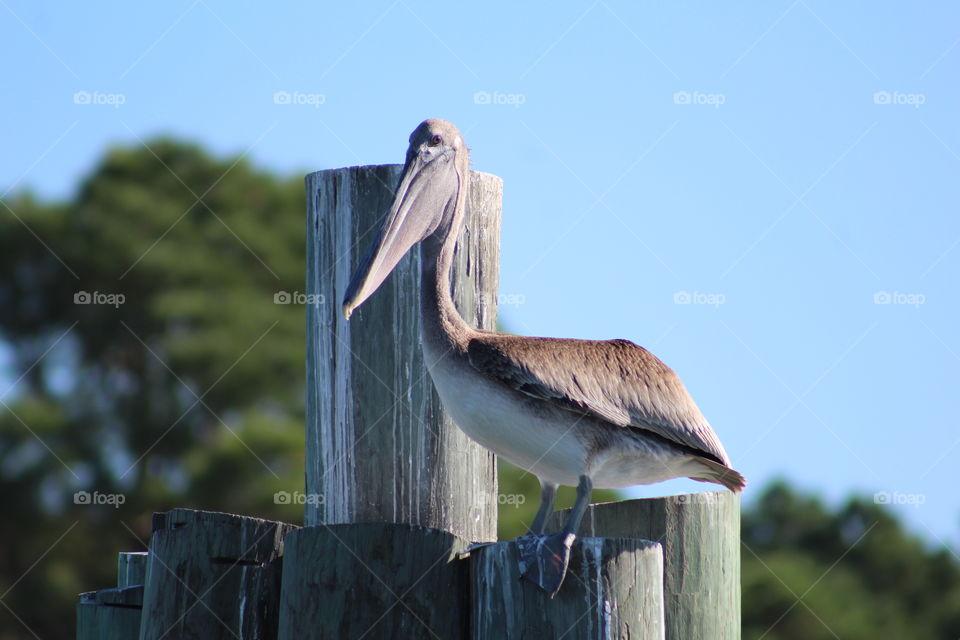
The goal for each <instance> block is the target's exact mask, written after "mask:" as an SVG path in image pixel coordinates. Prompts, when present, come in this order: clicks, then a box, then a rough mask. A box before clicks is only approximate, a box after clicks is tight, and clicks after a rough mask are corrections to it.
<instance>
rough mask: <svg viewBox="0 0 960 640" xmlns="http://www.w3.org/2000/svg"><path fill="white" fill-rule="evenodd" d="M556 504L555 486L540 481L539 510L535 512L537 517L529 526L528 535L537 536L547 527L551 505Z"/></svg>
mask: <svg viewBox="0 0 960 640" xmlns="http://www.w3.org/2000/svg"><path fill="white" fill-rule="evenodd" d="M556 502H557V485H555V484H553V483H552V482H547V481H546V480H541V481H540V509H538V510H537V517H536V518H534V519H533V524H532V525H530V531H529V533H531V534H533V535H536V536H539V535H541V534H542V533H543V530H544V529H545V528H546V526H547V519H548V518H549V517H550V514H551V513H553V505H554V504H555V503H556Z"/></svg>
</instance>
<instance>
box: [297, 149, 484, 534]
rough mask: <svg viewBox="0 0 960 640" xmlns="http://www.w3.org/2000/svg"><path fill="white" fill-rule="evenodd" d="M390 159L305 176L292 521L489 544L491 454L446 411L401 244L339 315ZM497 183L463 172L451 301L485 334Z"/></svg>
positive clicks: (388, 196) (384, 191) (378, 211)
mask: <svg viewBox="0 0 960 640" xmlns="http://www.w3.org/2000/svg"><path fill="white" fill-rule="evenodd" d="M400 170H401V167H400V166H399V165H383V166H370V167H350V168H347V169H335V170H329V171H318V172H316V173H311V174H310V175H308V176H307V180H306V183H307V212H308V227H307V294H308V297H307V302H308V307H307V450H306V464H307V469H306V480H307V496H308V498H309V499H308V500H307V501H306V513H305V517H304V524H305V525H307V526H311V525H318V524H348V523H355V522H396V523H409V524H415V525H420V526H423V527H431V528H435V529H442V530H444V531H449V532H450V533H453V534H455V535H457V536H459V537H461V538H464V539H466V540H471V541H487V540H495V539H496V512H497V500H496V487H497V484H496V468H495V463H494V457H493V455H492V454H491V453H490V452H488V451H487V450H485V449H484V448H483V447H481V446H480V445H478V444H476V443H474V442H473V441H471V440H470V439H469V438H468V437H467V436H466V434H464V433H463V432H462V431H460V430H459V429H458V428H457V427H456V425H455V424H454V423H453V421H452V420H451V419H450V418H449V416H447V414H446V412H445V411H444V410H443V408H442V407H441V405H440V400H439V398H438V396H437V394H436V391H435V390H434V388H433V383H432V381H431V380H430V376H429V374H428V373H427V368H426V364H425V363H424V361H423V353H422V351H421V348H420V306H419V296H420V250H419V247H414V249H413V250H412V251H411V252H410V254H409V255H408V256H407V257H406V258H404V259H403V260H402V261H401V262H400V264H399V265H398V266H397V268H396V269H395V271H394V272H393V274H392V275H391V276H390V278H388V279H387V281H386V282H385V283H384V284H383V285H382V286H381V287H380V289H379V290H378V291H377V293H376V295H374V296H373V297H372V298H370V299H369V300H368V301H367V302H366V304H364V306H363V307H361V308H360V309H359V310H358V312H357V313H355V314H354V315H353V317H352V318H351V320H350V321H349V322H347V321H346V320H344V318H343V315H342V314H341V310H340V303H341V298H342V296H343V294H344V292H345V291H346V288H347V284H348V283H349V280H350V276H351V274H352V272H353V270H354V269H355V268H356V266H357V263H358V261H359V259H360V258H361V257H362V255H363V252H364V251H365V250H366V248H367V245H368V244H369V243H370V241H371V240H372V238H373V237H374V236H375V233H376V229H377V227H378V226H379V224H380V222H381V220H382V218H383V216H384V215H385V214H386V212H387V210H388V209H389V207H390V203H391V201H392V199H393V190H394V188H395V187H396V185H397V183H398V181H399V179H400ZM502 190H503V183H502V181H501V180H500V178H498V177H496V176H493V175H489V174H485V173H478V172H476V171H471V172H470V185H469V196H468V200H467V203H466V225H465V228H464V232H463V234H462V235H461V237H460V239H459V244H458V248H457V256H456V260H455V265H454V269H453V289H454V296H453V297H454V301H455V302H456V304H457V308H458V309H459V311H460V313H461V315H462V316H463V317H464V319H465V320H466V321H467V322H468V323H470V324H471V325H473V326H476V327H480V328H483V329H494V328H495V324H496V299H497V286H498V279H499V270H498V265H499V241H500V199H501V194H502Z"/></svg>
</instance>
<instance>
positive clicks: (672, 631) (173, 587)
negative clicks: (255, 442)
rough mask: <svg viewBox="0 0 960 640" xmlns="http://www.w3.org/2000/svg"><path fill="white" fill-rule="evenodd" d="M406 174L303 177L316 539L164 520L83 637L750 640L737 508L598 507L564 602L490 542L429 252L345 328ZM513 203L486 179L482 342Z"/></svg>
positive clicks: (476, 228)
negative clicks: (431, 293) (350, 302)
mask: <svg viewBox="0 0 960 640" xmlns="http://www.w3.org/2000/svg"><path fill="white" fill-rule="evenodd" d="M398 176H399V167H398V166H394V165H390V166H381V167H354V168H349V169H339V170H334V171H322V172H318V173H314V174H311V175H309V176H308V177H307V203H308V229H307V247H308V251H307V260H308V264H307V292H308V294H311V295H310V296H308V299H309V300H310V301H311V302H310V304H309V306H308V308H307V326H308V336H307V468H306V492H305V495H306V496H307V497H309V498H310V499H309V500H305V501H304V502H305V514H304V522H305V525H306V526H304V527H297V526H294V525H290V524H285V523H280V522H273V521H268V520H262V519H259V518H253V517H247V516H241V515H233V514H225V513H212V512H204V511H192V510H188V509H175V510H173V511H170V512H168V513H161V514H156V515H155V517H154V523H153V533H152V536H151V540H150V550H149V553H124V554H120V568H119V572H118V573H119V575H118V582H117V586H116V587H114V588H109V589H102V590H100V591H95V592H90V593H86V594H82V595H81V598H80V602H79V603H78V605H77V620H78V634H77V637H78V638H79V639H82V640H93V639H97V640H107V639H109V640H113V639H118V638H140V639H141V640H161V639H163V638H170V639H172V638H203V640H213V639H216V638H227V639H228V638H236V639H240V638H242V639H244V640H247V639H251V638H252V639H274V638H280V639H283V640H294V639H298V640H299V639H301V638H337V639H340V638H442V639H444V640H446V639H447V638H452V639H458V638H475V639H486V638H505V639H512V638H518V639H519V638H530V639H540V638H557V637H565V638H633V639H643V640H647V639H651V640H652V639H658V640H659V639H663V638H669V639H670V640H691V639H697V638H710V639H717V640H733V639H734V638H739V637H740V561H739V559H740V550H739V528H740V516H739V513H740V512H739V499H738V497H737V496H736V495H734V494H732V493H729V492H711V493H702V494H692V495H682V496H670V497H666V498H651V499H644V500H631V501H625V502H619V503H610V504H603V505H593V506H591V507H590V509H589V511H588V512H587V515H586V516H585V517H584V519H583V523H582V525H581V530H580V531H579V532H578V538H577V541H576V542H575V544H574V547H573V550H572V553H571V564H570V568H569V571H568V574H567V577H566V580H565V582H564V584H563V587H562V588H561V590H560V592H559V593H558V594H557V596H556V598H553V599H551V598H549V596H548V595H547V594H545V593H543V592H542V591H540V590H539V589H537V588H536V587H534V586H533V585H532V584H530V583H527V582H524V581H522V580H520V576H519V568H518V563H517V550H516V545H515V543H514V542H512V541H506V542H494V541H495V540H496V511H497V505H498V493H497V484H496V467H495V460H494V458H493V456H492V454H490V453H489V452H488V451H486V450H484V449H483V448H481V447H480V446H479V445H477V444H476V443H474V442H472V441H470V440H469V439H468V438H467V437H466V435H465V434H463V432H461V431H460V430H459V429H457V428H456V426H455V425H454V423H453V422H452V421H451V419H450V418H449V416H447V415H446V414H445V413H444V411H443V409H442V407H441V405H440V402H439V399H438V398H437V395H436V392H435V391H434V389H433V386H432V384H431V381H430V378H429V376H428V375H427V373H426V367H427V366H429V364H430V363H425V362H423V355H422V352H421V350H420V347H419V330H420V329H419V291H420V287H419V278H420V266H419V253H418V250H417V249H414V251H413V252H412V253H411V255H410V256H408V257H407V258H406V259H405V260H404V261H402V262H401V264H400V265H399V266H398V268H397V270H396V272H395V273H394V275H393V276H392V277H391V278H390V280H388V281H387V282H386V283H385V284H384V285H383V287H382V288H381V290H380V291H379V292H378V293H377V295H376V296H374V297H373V298H372V299H371V300H370V301H368V302H367V303H366V305H365V306H364V307H363V308H362V309H360V310H359V311H358V312H357V313H356V314H355V315H354V316H353V318H352V319H351V321H350V323H349V324H347V323H346V322H345V321H344V320H343V318H342V316H341V314H340V309H339V296H340V294H342V292H343V291H344V290H345V288H346V285H347V282H348V280H349V277H350V274H351V272H352V271H353V268H354V267H355V265H356V264H357V262H358V260H359V258H360V252H361V251H362V250H363V249H364V248H365V247H366V246H367V244H369V241H370V240H371V238H372V235H371V234H374V233H375V232H376V225H377V222H378V221H379V219H380V217H381V216H382V214H383V212H384V211H385V210H386V208H387V207H388V206H389V201H390V197H391V193H392V189H393V187H394V186H395V185H396V182H397V179H398ZM501 192H502V183H501V181H500V180H499V178H496V177H495V176H491V175H488V174H480V173H477V172H471V184H470V195H469V198H468V201H467V211H466V216H467V224H466V228H465V230H464V233H463V235H462V236H461V238H460V242H459V245H458V248H457V257H456V266H455V270H454V277H453V280H454V297H455V301H456V303H457V305H458V308H459V310H460V312H461V314H462V315H463V316H464V318H465V319H466V320H467V322H470V323H472V324H474V326H478V327H481V328H485V329H493V328H494V325H495V318H496V300H497V298H496V294H497V289H498V246H499V228H500V226H499V222H500V200H501ZM564 517H565V514H564V513H562V512H561V513H558V514H555V515H554V518H553V519H552V520H551V522H550V526H549V527H548V528H549V529H550V530H552V531H556V530H557V529H559V527H560V522H561V521H562V519H563V518H564ZM475 542H490V543H491V544H489V545H486V546H482V547H479V548H474V549H473V550H469V549H468V547H469V546H470V544H471V543H475Z"/></svg>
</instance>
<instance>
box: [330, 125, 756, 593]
mask: <svg viewBox="0 0 960 640" xmlns="http://www.w3.org/2000/svg"><path fill="white" fill-rule="evenodd" d="M409 143H410V145H409V148H408V149H407V156H406V163H405V165H404V168H403V174H402V177H401V178H400V183H399V185H398V186H397V190H396V194H395V197H394V200H393V203H392V205H391V207H390V209H389V211H388V212H387V214H386V216H385V218H384V220H383V223H382V226H381V227H380V229H379V231H378V233H377V236H376V237H375V239H374V241H373V243H372V244H371V246H370V248H369V250H368V251H367V253H366V254H365V255H364V257H363V258H362V259H361V261H360V264H359V265H358V267H357V270H356V272H355V273H354V275H353V277H352V279H351V281H350V284H349V286H348V288H347V291H346V294H345V296H344V300H343V314H344V317H345V318H347V319H349V318H350V315H351V313H353V311H354V310H355V309H356V308H357V307H359V306H360V305H361V304H363V302H364V301H365V300H366V299H367V298H369V297H370V296H371V295H372V294H373V293H374V292H375V291H376V290H377V288H378V287H379V286H380V284H381V283H382V282H383V281H384V280H385V279H386V278H387V276H388V275H390V272H391V271H392V270H393V268H394V267H395V266H396V265H397V263H398V262H399V261H400V259H401V258H402V257H403V256H404V255H405V254H406V253H407V251H409V250H410V249H411V248H412V247H413V245H415V244H417V243H418V242H419V243H422V253H421V257H422V263H423V272H422V278H421V291H420V317H421V341H422V346H423V352H424V356H425V357H424V361H425V362H426V363H427V366H428V368H429V371H430V376H431V377H432V379H433V383H434V385H435V386H436V388H437V393H438V394H439V396H440V400H441V402H442V403H443V406H444V408H445V409H446V410H447V412H448V413H449V414H450V415H451V416H452V418H453V420H454V422H456V424H457V425H458V426H459V427H460V428H461V429H463V431H465V432H466V433H467V435H469V436H470V437H471V438H472V439H473V440H475V441H477V442H478V443H480V444H481V445H483V446H484V447H486V448H488V449H490V450H491V451H493V452H494V453H495V454H497V455H498V456H502V457H504V458H506V459H507V460H509V461H510V462H512V463H513V464H514V465H517V466H519V467H521V468H523V469H526V470H528V471H529V472H530V473H533V474H535V475H536V476H537V477H538V479H539V480H540V486H541V494H540V507H539V510H538V512H537V515H536V517H535V519H534V521H533V524H532V525H531V527H530V532H529V533H528V534H527V535H525V536H523V537H521V538H520V539H518V549H519V555H520V568H521V573H522V575H523V576H524V578H525V579H527V580H530V581H532V582H534V583H535V584H537V585H538V586H540V587H541V588H542V589H544V590H545V591H547V592H548V593H550V594H551V597H552V596H553V595H555V594H556V592H557V591H558V590H559V588H560V585H561V584H562V582H563V578H564V576H565V575H566V570H567V565H568V562H569V557H570V547H571V545H572V543H573V541H574V538H575V531H576V530H577V527H578V526H579V524H580V520H581V519H582V517H583V514H584V512H585V511H586V508H587V506H588V505H589V504H590V494H591V492H592V490H593V487H598V488H607V489H618V488H623V487H628V486H632V485H637V484H650V483H654V482H661V481H663V480H668V479H670V478H680V477H689V478H692V479H694V480H699V481H701V482H712V483H716V484H721V485H723V486H725V487H726V488H728V489H730V490H732V491H737V492H739V491H741V490H742V489H743V487H744V486H745V485H746V481H745V480H744V478H743V476H742V475H740V474H739V473H738V472H737V471H735V470H734V469H733V468H732V467H731V465H730V459H729V458H728V457H727V454H726V452H725V451H724V449H723V445H722V444H720V440H719V438H718V437H717V435H716V434H715V433H714V431H713V429H712V428H711V427H710V423H709V422H707V420H706V418H704V416H703V414H702V413H700V410H699V409H698V408H697V405H696V404H694V402H693V399H692V398H691V397H690V394H689V393H687V390H686V388H685V387H684V386H683V383H682V382H681V381H680V378H679V377H678V376H677V375H676V374H675V373H674V372H673V370H671V369H670V368H669V367H667V365H665V364H663V362H661V361H660V360H659V359H658V358H657V357H656V356H654V355H653V354H652V353H650V352H649V351H647V350H646V349H644V348H643V347H640V346H638V345H636V344H634V343H632V342H630V341H628V340H606V341H603V340H575V339H561V338H535V337H526V336H516V335H507V334H503V333H497V332H494V331H484V330H480V329H474V328H473V327H470V326H468V325H467V323H466V322H465V321H464V320H463V318H462V317H461V316H460V314H459V313H458V312H457V310H456V308H455V307H454V304H453V299H452V297H451V285H450V268H451V265H452V262H453V253H454V247H455V245H456V242H457V236H458V234H459V232H460V229H461V227H462V226H463V221H464V203H465V201H466V196H467V185H468V182H469V181H468V177H469V176H468V170H469V159H468V154H469V152H468V149H467V145H466V143H465V142H464V140H463V137H462V136H461V135H460V131H459V130H458V129H457V127H455V126H454V125H453V124H452V123H450V122H447V121H445V120H437V119H431V120H426V121H424V122H422V123H421V124H420V125H419V126H418V127H417V128H416V129H415V130H414V131H413V133H412V134H410V139H409ZM558 485H571V486H576V488H577V499H576V503H575V504H574V507H573V509H572V511H571V513H570V517H569V518H568V519H567V521H566V523H565V524H564V526H563V529H562V530H561V532H560V533H557V534H553V535H544V528H545V525H546V522H547V519H548V517H549V516H550V514H551V512H552V511H553V507H554V501H555V498H556V491H557V486H558Z"/></svg>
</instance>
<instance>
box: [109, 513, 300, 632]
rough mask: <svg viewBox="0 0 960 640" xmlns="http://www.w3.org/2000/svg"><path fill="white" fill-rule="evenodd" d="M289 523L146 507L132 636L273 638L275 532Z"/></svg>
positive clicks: (278, 546) (277, 570) (278, 541)
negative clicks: (149, 514) (139, 605)
mask: <svg viewBox="0 0 960 640" xmlns="http://www.w3.org/2000/svg"><path fill="white" fill-rule="evenodd" d="M295 528H296V527H294V526H293V525H289V524H284V523H282V522H274V521H271V520H263V519H260V518H250V517H247V516H238V515H233V514H230V513H216V512H211V511H194V510H191V509H174V510H173V511H169V512H167V513H156V514H154V521H153V535H152V536H151V538H150V554H149V561H148V562H147V574H146V580H145V584H144V591H143V618H142V621H141V624H140V636H139V637H140V640H161V639H167V640H170V639H172V638H200V639H202V640H213V639H215V638H249V639H257V640H267V639H273V638H276V635H277V624H278V618H279V614H278V611H279V603H280V575H281V569H282V556H283V539H284V537H285V536H286V535H287V534H288V533H289V532H290V531H292V530H293V529H295ZM103 637H104V638H111V640H112V638H114V637H116V636H103ZM126 637H135V636H126Z"/></svg>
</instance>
